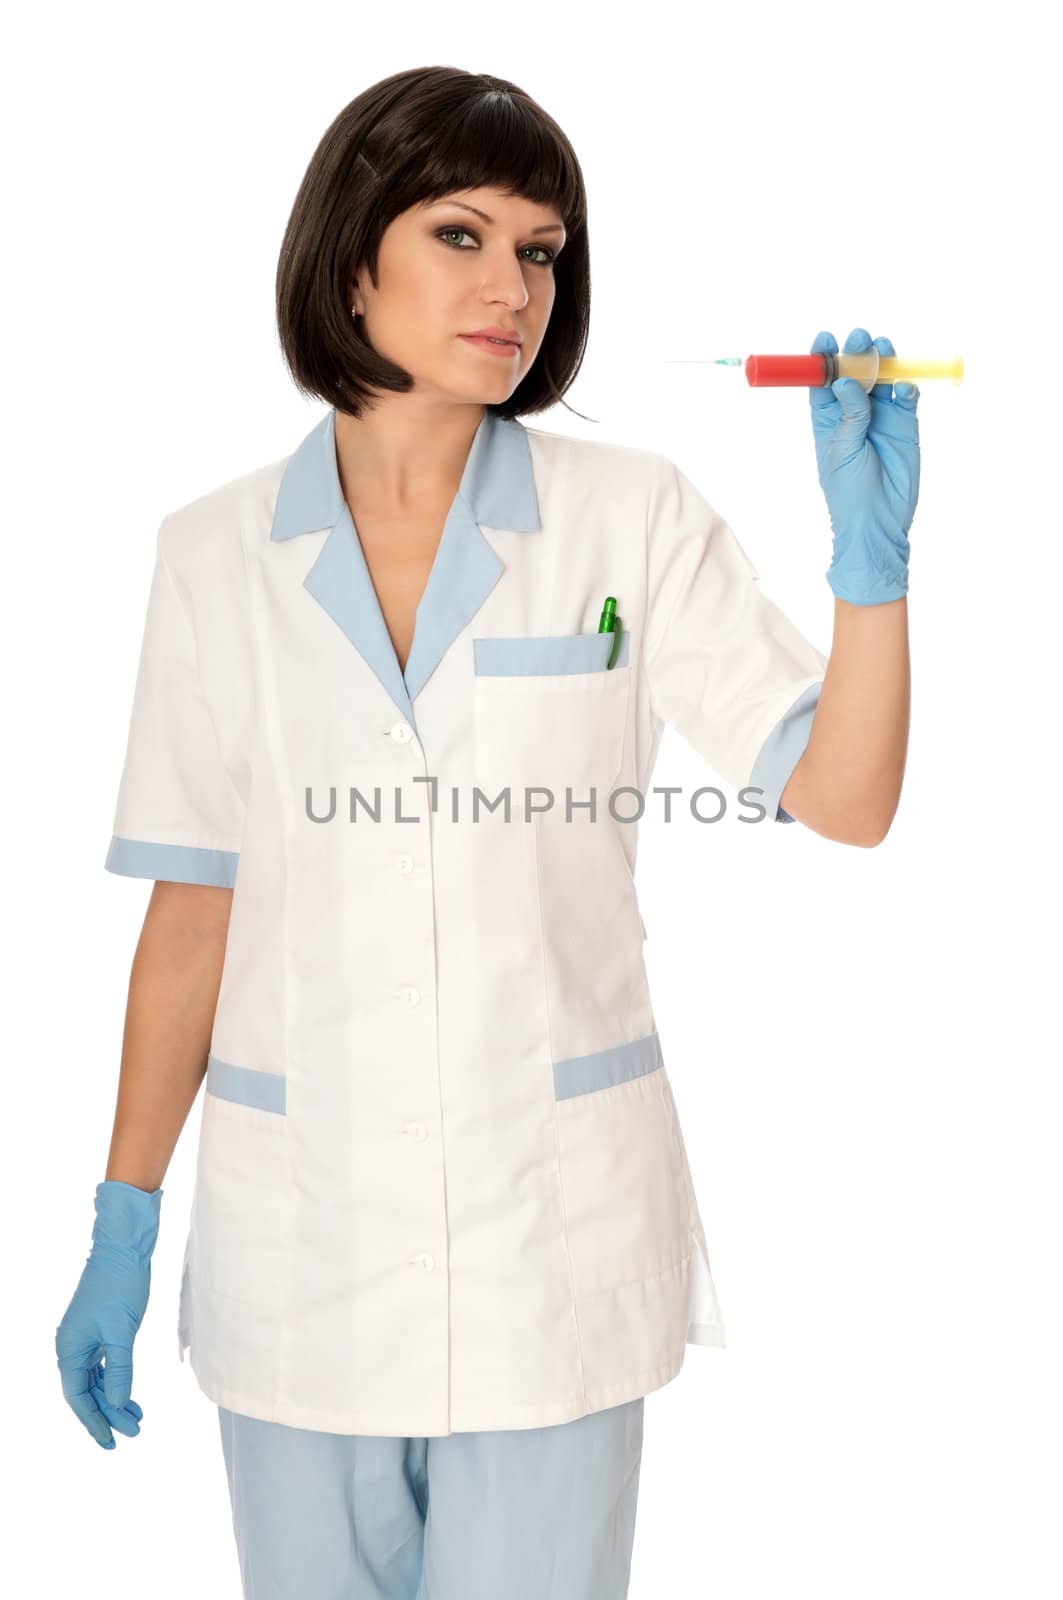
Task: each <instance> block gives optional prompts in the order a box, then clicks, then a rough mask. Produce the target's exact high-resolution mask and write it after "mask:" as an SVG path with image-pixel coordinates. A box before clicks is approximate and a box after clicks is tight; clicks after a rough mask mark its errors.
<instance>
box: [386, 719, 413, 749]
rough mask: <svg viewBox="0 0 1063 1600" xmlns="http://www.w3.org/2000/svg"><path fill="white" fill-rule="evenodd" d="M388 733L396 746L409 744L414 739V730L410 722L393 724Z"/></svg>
mask: <svg viewBox="0 0 1063 1600" xmlns="http://www.w3.org/2000/svg"><path fill="white" fill-rule="evenodd" d="M388 732H389V733H390V735H391V737H392V738H393V739H394V741H395V743H396V744H409V742H410V740H411V739H412V738H413V729H412V728H411V727H410V724H409V723H408V722H393V723H392V724H391V727H390V728H389V729H388Z"/></svg>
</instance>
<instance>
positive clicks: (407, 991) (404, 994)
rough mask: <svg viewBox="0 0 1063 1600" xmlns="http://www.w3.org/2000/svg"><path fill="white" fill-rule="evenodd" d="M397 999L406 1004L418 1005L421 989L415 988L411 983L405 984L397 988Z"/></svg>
mask: <svg viewBox="0 0 1063 1600" xmlns="http://www.w3.org/2000/svg"><path fill="white" fill-rule="evenodd" d="M399 999H400V1000H403V1001H405V1003H406V1004H407V1005H408V1006H419V1005H420V1003H421V991H420V989H415V988H414V987H413V985H412V984H407V985H406V987H405V988H404V989H400V990H399Z"/></svg>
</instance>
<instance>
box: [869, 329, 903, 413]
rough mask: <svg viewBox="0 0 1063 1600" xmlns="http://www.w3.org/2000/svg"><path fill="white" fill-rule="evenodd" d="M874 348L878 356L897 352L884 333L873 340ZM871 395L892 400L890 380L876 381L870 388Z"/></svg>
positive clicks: (873, 397)
mask: <svg viewBox="0 0 1063 1600" xmlns="http://www.w3.org/2000/svg"><path fill="white" fill-rule="evenodd" d="M875 349H876V350H877V351H878V353H879V355H880V356H895V355H896V354H897V352H896V350H894V348H893V345H892V344H891V342H890V341H889V339H887V338H886V336H885V334H883V335H882V337H881V339H876V340H875ZM871 397H872V399H874V400H892V399H893V384H892V382H890V383H876V384H875V385H874V387H873V388H872V390H871Z"/></svg>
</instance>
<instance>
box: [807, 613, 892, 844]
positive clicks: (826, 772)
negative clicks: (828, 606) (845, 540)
mask: <svg viewBox="0 0 1063 1600" xmlns="http://www.w3.org/2000/svg"><path fill="white" fill-rule="evenodd" d="M910 706H911V663H910V659H909V653H908V601H907V597H905V598H903V599H900V600H891V601H888V602H886V603H885V604H883V605H866V606H858V605H850V604H849V602H848V601H846V600H838V599H836V600H835V602H834V638H833V641H832V644H831V652H830V660H829V662H828V665H827V670H826V673H825V674H824V679H823V688H822V691H821V693H820V699H819V704H818V706H817V707H816V714H815V717H814V718H813V721H812V731H811V734H810V735H809V741H808V745H807V748H806V749H805V752H804V755H803V756H802V757H801V760H800V761H799V762H798V763H797V766H796V767H795V768H794V771H793V773H792V775H791V777H790V780H789V782H788V784H787V786H786V788H785V789H784V790H783V793H782V796H781V801H780V803H781V805H782V807H783V809H784V810H785V811H788V812H789V813H790V815H791V816H794V817H796V818H797V819H798V821H799V822H802V823H804V824H805V826H806V827H809V828H811V829H812V830H813V832H815V833H820V834H823V835H825V837H827V838H829V839H836V840H839V841H840V842H842V843H845V844H856V845H865V846H866V845H875V844H878V843H880V842H881V840H882V839H883V838H884V837H885V835H886V833H887V832H888V831H889V827H890V824H891V823H892V821H893V818H894V815H895V814H896V810H897V805H898V802H899V800H900V794H901V784H902V782H903V778H904V765H905V758H906V755H907V750H908V725H909V717H910Z"/></svg>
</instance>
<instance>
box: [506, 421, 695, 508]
mask: <svg viewBox="0 0 1063 1600" xmlns="http://www.w3.org/2000/svg"><path fill="white" fill-rule="evenodd" d="M521 427H522V428H523V429H524V432H525V433H526V434H527V436H528V444H529V447H530V449H531V453H532V460H533V462H534V464H535V466H536V467H537V468H541V469H542V470H543V471H544V472H559V473H561V474H564V475H565V476H566V477H568V476H569V475H573V479H574V481H578V482H582V481H584V480H585V481H586V482H587V483H588V484H590V485H593V486H594V487H596V488H598V489H602V488H604V487H615V488H617V489H618V490H620V491H621V492H622V493H623V494H625V495H627V494H629V493H630V492H632V491H633V490H636V489H642V490H644V491H645V492H646V493H649V492H651V491H652V488H653V486H654V484H655V483H656V481H657V477H658V474H659V473H660V472H661V470H662V466H667V465H668V462H667V458H666V457H665V456H662V455H661V454H660V453H659V452H658V451H656V450H646V449H642V448H640V447H639V446H637V445H630V444H617V443H615V442H613V441H612V440H608V439H580V438H576V437H574V436H573V435H572V434H566V433H553V432H551V431H549V430H548V429H546V428H531V427H528V426H527V424H525V423H523V422H522V423H521Z"/></svg>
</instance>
